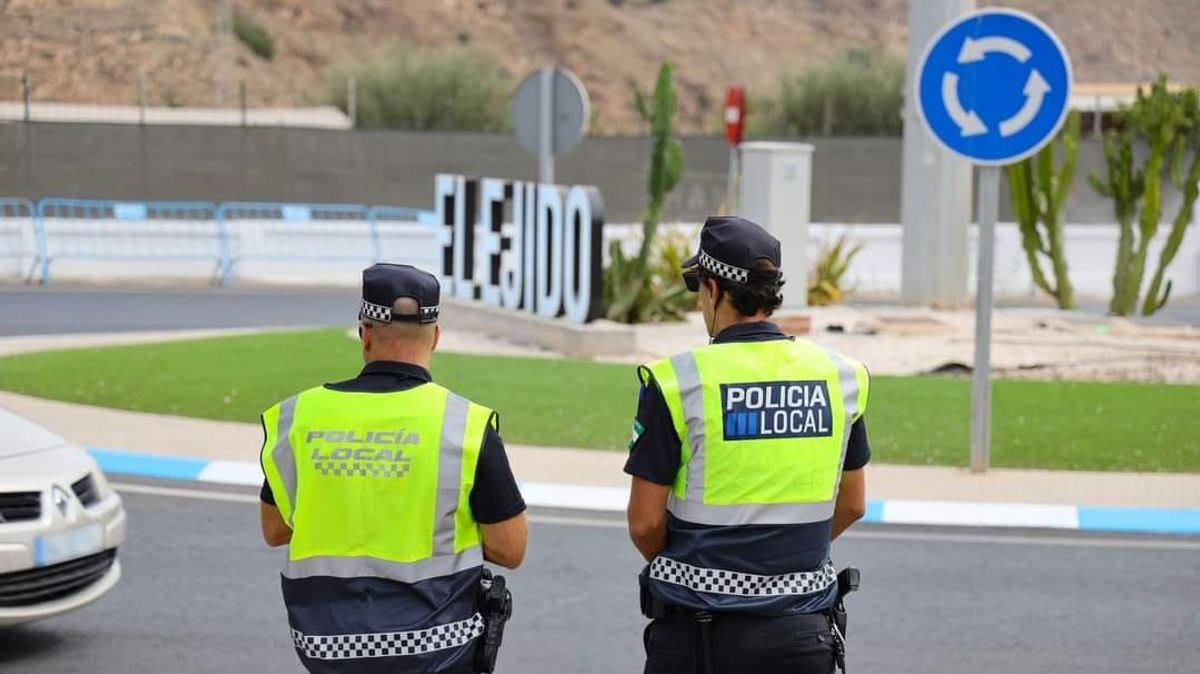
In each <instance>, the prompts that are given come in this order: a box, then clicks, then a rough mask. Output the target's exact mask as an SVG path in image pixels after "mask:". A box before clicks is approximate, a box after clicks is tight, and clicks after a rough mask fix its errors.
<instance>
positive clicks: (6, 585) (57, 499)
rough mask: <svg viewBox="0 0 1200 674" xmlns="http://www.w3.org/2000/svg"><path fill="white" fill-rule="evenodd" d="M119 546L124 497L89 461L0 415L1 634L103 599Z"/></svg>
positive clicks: (23, 422) (114, 576)
mask: <svg viewBox="0 0 1200 674" xmlns="http://www.w3.org/2000/svg"><path fill="white" fill-rule="evenodd" d="M124 540H125V509H124V508H123V507H122V506H121V497H120V496H118V495H117V494H116V492H114V491H113V490H112V489H111V488H110V487H109V486H108V481H107V480H105V478H104V474H103V473H101V472H100V468H99V467H98V466H97V465H96V462H95V461H94V460H93V459H92V457H90V456H88V454H87V452H85V451H83V450H82V449H80V448H79V447H76V446H74V445H71V444H69V443H68V442H67V441H66V440H63V439H62V438H60V437H59V436H57V435H55V434H54V433H51V432H50V431H48V430H46V429H45V428H43V427H41V426H38V425H37V424H35V423H33V422H31V421H29V420H27V419H24V418H22V417H19V416H17V415H15V414H13V413H12V412H9V411H8V410H5V409H0V627H5V626H9V625H16V624H19V623H24V622H29V621H31V620H41V619H42V618H49V617H51V616H55V615H59V614H61V613H66V612H67V611H73V610H75V609H77V608H79V607H81V606H85V605H87V604H90V603H91V602H93V601H96V600H97V599H99V598H100V597H102V596H104V594H105V593H107V592H108V591H109V590H111V589H112V588H113V586H114V585H116V583H117V580H118V579H119V578H120V577H121V564H120V563H119V562H118V561H117V546H118V545H120V544H121V543H122V542H123V541H124Z"/></svg>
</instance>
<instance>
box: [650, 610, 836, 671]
mask: <svg viewBox="0 0 1200 674" xmlns="http://www.w3.org/2000/svg"><path fill="white" fill-rule="evenodd" d="M710 631H711V639H712V651H711V652H712V662H713V674H746V673H751V674H831V673H832V672H833V671H834V666H835V661H834V640H833V633H832V631H831V629H830V624H829V618H828V617H826V616H825V615H824V614H803V615H793V616H782V617H777V618H763V617H759V616H753V615H746V614H738V613H714V614H713V619H712V624H711V630H710ZM699 638H700V637H699V627H698V625H697V623H696V619H695V617H694V616H693V615H691V614H690V613H683V612H680V613H673V614H671V615H670V616H668V617H666V618H659V619H656V620H653V621H652V622H651V623H650V624H649V625H647V626H646V631H645V633H644V634H643V641H644V642H645V645H646V670H645V672H646V674H700V673H701V672H703V671H704V670H703V669H701V668H700V666H699V663H698V662H697V659H698V658H699V655H700V650H699Z"/></svg>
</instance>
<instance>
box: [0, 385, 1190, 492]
mask: <svg viewBox="0 0 1200 674" xmlns="http://www.w3.org/2000/svg"><path fill="white" fill-rule="evenodd" d="M0 407H5V408H8V409H10V410H12V411H14V412H16V413H17V414H20V415H22V416H24V417H27V418H29V419H31V420H33V421H35V422H37V423H39V424H42V425H44V426H46V427H48V428H50V429H52V430H54V431H56V432H57V433H59V434H60V435H62V436H63V437H64V438H66V439H67V440H69V441H71V442H73V443H76V444H80V445H83V446H88V447H97V448H103V449H113V450H122V451H130V452H141V453H145V454H154V455H165V456H174V457H186V458H195V459H205V460H219V461H236V462H257V461H258V450H259V447H260V445H261V443H262V430H261V429H260V428H259V426H258V425H257V424H247V423H235V422H228V421H209V420H203V419H190V418H184V417H174V416H168V415H162V414H145V413H141V412H128V411H123V410H112V409H107V408H102V407H92V406H88V405H76V404H72V403H63V402H57V401H51V400H43V399H40V398H32V397H29V396H23V395H18V394H14V393H7V392H0ZM964 451H965V449H964ZM509 454H510V457H511V460H512V464H513V470H514V472H515V473H516V474H517V476H518V477H519V478H520V479H521V480H522V481H529V482H536V483H547V484H555V485H563V486H581V487H618V488H623V487H626V486H627V485H628V478H627V477H626V476H625V474H624V473H623V472H622V470H621V468H622V465H623V462H624V458H625V457H624V453H623V452H610V451H603V450H588V449H564V448H550V447H529V446H522V445H511V446H509ZM867 470H868V485H869V487H868V489H869V492H870V495H871V498H873V499H881V500H918V501H958V502H999V503H1024V504H1061V505H1088V506H1113V507H1139V508H1189V509H1190V508H1200V474H1196V473H1184V474H1178V473H1105V472H1082V471H1080V472H1076V471H1051V470H1012V469H993V470H991V471H989V472H988V473H987V474H985V475H972V474H971V473H969V472H967V471H966V470H964V469H960V468H949V467H944V466H898V465H888V464H871V465H870V466H869V467H868V469H867Z"/></svg>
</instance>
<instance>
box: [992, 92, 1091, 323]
mask: <svg viewBox="0 0 1200 674" xmlns="http://www.w3.org/2000/svg"><path fill="white" fill-rule="evenodd" d="M1056 145H1061V147H1062V153H1063V160H1062V165H1061V166H1060V167H1059V168H1058V169H1057V170H1056V169H1055V167H1054V162H1055V153H1056V151H1057V148H1056ZM1078 154H1079V113H1078V112H1076V111H1071V113H1070V114H1069V115H1068V116H1067V123H1066V126H1065V127H1064V128H1063V130H1062V133H1060V134H1059V138H1058V141H1057V142H1056V143H1048V144H1047V145H1046V146H1045V147H1043V148H1042V149H1041V150H1040V151H1038V153H1037V155H1036V157H1031V158H1027V159H1024V160H1022V161H1019V162H1017V163H1015V164H1010V165H1009V166H1008V167H1007V168H1006V169H1005V172H1006V174H1007V176H1008V188H1009V193H1010V194H1011V196H1012V204H1013V211H1014V212H1015V213H1016V216H1017V224H1018V225H1019V227H1020V229H1021V247H1022V248H1024V250H1025V257H1026V259H1028V260H1029V270H1030V272H1031V273H1032V274H1033V282H1034V284H1035V285H1037V287H1038V288H1041V289H1042V290H1043V291H1044V292H1046V293H1048V294H1049V295H1051V296H1052V297H1054V299H1055V301H1056V302H1057V303H1058V306H1059V308H1061V309H1071V308H1073V307H1074V306H1075V291H1074V288H1073V287H1072V286H1071V279H1070V275H1069V274H1068V271H1067V258H1066V252H1065V250H1064V248H1063V222H1062V213H1063V207H1064V206H1065V205H1066V202H1067V196H1068V195H1069V194H1070V192H1071V185H1072V184H1073V183H1074V182H1075V163H1076V158H1077V157H1078ZM1038 223H1042V227H1043V228H1044V229H1045V232H1044V233H1043V232H1042V231H1041V230H1040V229H1039V228H1038ZM1039 256H1045V257H1046V258H1047V259H1048V261H1049V264H1050V269H1051V272H1052V273H1053V275H1054V283H1053V285H1052V284H1051V283H1050V281H1049V279H1048V278H1047V276H1046V274H1045V272H1043V271H1042V262H1041V259H1040V257H1039Z"/></svg>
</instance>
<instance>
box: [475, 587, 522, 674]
mask: <svg viewBox="0 0 1200 674" xmlns="http://www.w3.org/2000/svg"><path fill="white" fill-rule="evenodd" d="M482 586H483V587H482V591H481V592H480V593H479V613H480V615H482V616H483V636H481V637H480V638H479V644H478V645H477V646H476V648H475V670H476V671H478V672H484V673H490V672H493V671H495V670H496V656H497V655H498V654H499V653H500V643H501V642H502V641H504V624H505V623H507V622H508V619H509V618H511V617H512V604H513V602H512V592H509V590H508V588H507V587H506V585H505V582H504V576H493V575H492V572H491V571H490V570H488V569H484V570H483V583H482Z"/></svg>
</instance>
